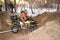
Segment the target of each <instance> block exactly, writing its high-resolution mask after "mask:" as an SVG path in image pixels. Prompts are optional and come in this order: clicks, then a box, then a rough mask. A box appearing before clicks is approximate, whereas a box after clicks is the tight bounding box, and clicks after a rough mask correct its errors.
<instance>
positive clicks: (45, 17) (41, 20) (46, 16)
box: [33, 12, 60, 26]
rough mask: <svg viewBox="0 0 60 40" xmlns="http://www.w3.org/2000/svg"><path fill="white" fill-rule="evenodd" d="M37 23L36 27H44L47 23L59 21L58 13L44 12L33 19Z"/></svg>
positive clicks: (59, 15)
mask: <svg viewBox="0 0 60 40" xmlns="http://www.w3.org/2000/svg"><path fill="white" fill-rule="evenodd" d="M33 19H34V20H36V21H37V23H38V26H41V25H44V24H45V23H46V22H47V21H52V20H59V19H60V12H53V13H51V12H45V13H43V14H40V15H38V16H36V17H34V18H33Z"/></svg>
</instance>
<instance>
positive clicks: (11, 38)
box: [0, 12, 60, 40]
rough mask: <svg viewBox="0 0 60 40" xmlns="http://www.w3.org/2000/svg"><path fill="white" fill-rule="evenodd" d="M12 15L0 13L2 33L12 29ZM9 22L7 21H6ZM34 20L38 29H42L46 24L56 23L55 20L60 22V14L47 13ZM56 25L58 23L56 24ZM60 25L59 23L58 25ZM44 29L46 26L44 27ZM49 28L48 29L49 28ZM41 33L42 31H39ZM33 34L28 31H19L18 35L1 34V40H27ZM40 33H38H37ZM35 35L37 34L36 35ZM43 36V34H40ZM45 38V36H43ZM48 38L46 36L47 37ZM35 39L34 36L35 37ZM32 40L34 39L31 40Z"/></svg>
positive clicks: (0, 29)
mask: <svg viewBox="0 0 60 40" xmlns="http://www.w3.org/2000/svg"><path fill="white" fill-rule="evenodd" d="M11 15H12V14H10V13H9V14H8V12H4V13H0V24H1V28H0V31H4V30H8V29H10V28H11V25H10V23H11V20H10V16H11ZM6 20H7V21H6ZM34 20H36V21H37V23H38V24H37V25H38V27H41V26H43V25H45V24H46V22H50V21H54V20H60V12H54V13H50V12H49V13H48V12H45V13H44V14H41V15H38V16H36V17H34ZM55 23H56V22H55ZM58 24H59V23H58ZM43 27H44V26H43ZM47 28H48V27H47ZM39 31H40V30H39ZM30 33H31V32H30V31H29V30H28V31H26V30H25V31H24V30H23V31H19V32H18V33H16V34H14V33H12V32H9V33H5V34H0V40H22V39H25V38H24V37H25V36H26V35H27V34H30ZM37 33H38V32H37ZM34 34H35V33H34ZM40 35H41V34H40ZM42 36H43V35H42ZM45 36H46V35H45ZM28 37H29V36H27V37H26V38H28ZM33 37H34V35H33ZM30 39H31V38H30ZM31 40H32V39H31Z"/></svg>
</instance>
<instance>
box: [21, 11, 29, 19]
mask: <svg viewBox="0 0 60 40" xmlns="http://www.w3.org/2000/svg"><path fill="white" fill-rule="evenodd" d="M21 14H22V18H23V20H26V18H27V17H28V15H27V12H26V11H21Z"/></svg>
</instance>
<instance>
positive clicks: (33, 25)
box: [11, 18, 36, 33]
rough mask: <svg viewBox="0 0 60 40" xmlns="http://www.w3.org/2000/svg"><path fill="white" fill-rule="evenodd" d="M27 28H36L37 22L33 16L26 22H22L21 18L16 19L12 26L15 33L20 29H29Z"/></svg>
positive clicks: (31, 29)
mask: <svg viewBox="0 0 60 40" xmlns="http://www.w3.org/2000/svg"><path fill="white" fill-rule="evenodd" d="M12 21H13V20H12ZM27 29H29V30H30V31H31V32H32V31H33V30H35V29H36V23H35V21H34V20H33V19H32V18H27V19H26V20H25V22H22V20H21V19H20V20H15V21H14V22H13V26H12V28H11V30H13V31H12V32H13V33H17V32H18V31H19V30H27Z"/></svg>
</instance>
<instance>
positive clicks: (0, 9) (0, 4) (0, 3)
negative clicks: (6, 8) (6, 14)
mask: <svg viewBox="0 0 60 40" xmlns="http://www.w3.org/2000/svg"><path fill="white" fill-rule="evenodd" d="M2 6H3V2H2V1H1V0H0V11H2Z"/></svg>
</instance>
